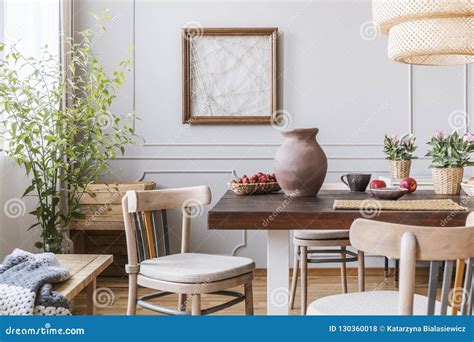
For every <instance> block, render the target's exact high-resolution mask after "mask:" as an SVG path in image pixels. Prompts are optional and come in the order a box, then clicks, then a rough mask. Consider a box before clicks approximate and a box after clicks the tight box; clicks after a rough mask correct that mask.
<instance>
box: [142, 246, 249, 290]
mask: <svg viewBox="0 0 474 342" xmlns="http://www.w3.org/2000/svg"><path fill="white" fill-rule="evenodd" d="M254 269H255V263H254V262H253V260H250V259H247V258H241V257H232V256H224V255H212V254H198V253H183V254H173V255H168V256H164V257H159V258H154V259H148V260H145V261H143V262H142V263H141V264H140V274H141V275H143V276H145V277H149V278H153V279H157V280H164V281H171V282H177V283H204V282H206V283H207V282H213V281H219V280H223V279H228V278H232V277H236V276H239V275H242V274H245V273H249V272H252V271H253V270H254Z"/></svg>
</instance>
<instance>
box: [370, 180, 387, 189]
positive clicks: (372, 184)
mask: <svg viewBox="0 0 474 342" xmlns="http://www.w3.org/2000/svg"><path fill="white" fill-rule="evenodd" d="M386 187H387V184H386V183H385V182H384V181H383V180H377V179H374V180H373V181H372V182H370V188H371V189H381V188H386Z"/></svg>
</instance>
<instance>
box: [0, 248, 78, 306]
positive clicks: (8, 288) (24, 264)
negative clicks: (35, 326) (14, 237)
mask: <svg viewBox="0 0 474 342" xmlns="http://www.w3.org/2000/svg"><path fill="white" fill-rule="evenodd" d="M69 276H70V275H69V271H68V270H67V269H66V268H65V267H64V266H62V265H61V264H60V263H59V262H58V260H57V259H56V257H55V256H54V254H52V253H41V254H32V253H28V252H25V251H22V250H20V249H15V250H14V251H13V252H12V254H10V255H8V256H7V257H5V259H4V260H3V263H2V264H1V265H0V315H70V314H71V313H70V311H69V308H68V305H67V300H66V298H65V297H64V296H62V295H60V294H59V293H56V292H54V291H52V284H54V283H58V282H61V281H64V280H66V279H68V278H69Z"/></svg>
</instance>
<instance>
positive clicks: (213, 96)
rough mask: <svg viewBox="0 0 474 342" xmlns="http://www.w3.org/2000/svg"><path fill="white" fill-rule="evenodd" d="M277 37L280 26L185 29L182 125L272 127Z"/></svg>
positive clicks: (275, 100)
mask: <svg viewBox="0 0 474 342" xmlns="http://www.w3.org/2000/svg"><path fill="white" fill-rule="evenodd" d="M277 37H278V28H276V27H257V28H199V29H197V28H196V27H189V28H186V27H185V28H183V29H182V77H183V78H182V123H183V124H270V123H271V122H272V120H274V119H275V115H276V113H277V110H278V98H277V97H278V93H277ZM219 38H222V39H219ZM240 49H243V50H240ZM201 50H203V51H201ZM239 63H240V64H239ZM208 69H212V70H208ZM206 73H207V74H206ZM219 73H222V74H221V75H219ZM246 82H247V83H246ZM209 85H210V86H209Z"/></svg>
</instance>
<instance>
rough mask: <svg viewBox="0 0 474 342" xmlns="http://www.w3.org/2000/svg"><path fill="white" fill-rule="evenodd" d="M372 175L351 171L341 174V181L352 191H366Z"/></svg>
mask: <svg viewBox="0 0 474 342" xmlns="http://www.w3.org/2000/svg"><path fill="white" fill-rule="evenodd" d="M371 177H372V175H370V174H364V173H349V174H347V175H342V176H341V181H342V182H343V183H344V184H346V185H347V186H348V187H349V189H351V191H360V192H364V191H365V189H367V185H369V182H370V178H371Z"/></svg>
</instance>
